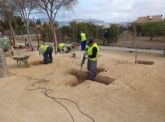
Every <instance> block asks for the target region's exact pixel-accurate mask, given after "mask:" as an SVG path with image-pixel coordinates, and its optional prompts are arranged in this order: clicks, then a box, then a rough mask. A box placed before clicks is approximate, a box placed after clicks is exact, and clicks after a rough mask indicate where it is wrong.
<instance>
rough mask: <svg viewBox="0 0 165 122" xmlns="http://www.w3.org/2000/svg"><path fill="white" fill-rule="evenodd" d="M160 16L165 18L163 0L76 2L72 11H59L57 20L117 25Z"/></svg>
mask: <svg viewBox="0 0 165 122" xmlns="http://www.w3.org/2000/svg"><path fill="white" fill-rule="evenodd" d="M161 14H162V15H163V16H164V17H165V0H78V4H77V5H76V6H75V7H74V8H73V10H71V11H63V10H62V11H60V12H59V13H58V15H57V20H59V21H71V20H73V19H97V20H102V21H105V22H112V23H118V22H130V21H133V20H135V19H137V18H138V17H140V16H148V15H161Z"/></svg>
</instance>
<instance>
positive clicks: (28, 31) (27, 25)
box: [26, 22, 34, 51]
mask: <svg viewBox="0 0 165 122" xmlns="http://www.w3.org/2000/svg"><path fill="white" fill-rule="evenodd" d="M26 31H27V34H28V41H29V45H30V47H31V50H32V51H33V50H34V49H33V44H32V38H31V35H30V30H29V23H28V22H26Z"/></svg>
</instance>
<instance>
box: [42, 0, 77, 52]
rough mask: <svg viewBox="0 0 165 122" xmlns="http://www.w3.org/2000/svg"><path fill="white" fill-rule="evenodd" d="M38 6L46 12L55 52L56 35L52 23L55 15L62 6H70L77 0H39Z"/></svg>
mask: <svg viewBox="0 0 165 122" xmlns="http://www.w3.org/2000/svg"><path fill="white" fill-rule="evenodd" d="M39 1H40V2H39V6H40V8H41V9H42V10H43V11H44V12H45V13H46V15H47V17H48V19H49V24H50V28H51V31H52V34H53V41H54V47H55V53H57V35H56V26H55V24H54V21H55V18H56V15H57V13H58V11H59V10H60V9H61V8H62V7H65V8H72V6H73V5H75V3H76V2H77V0H39Z"/></svg>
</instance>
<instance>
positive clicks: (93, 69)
mask: <svg viewBox="0 0 165 122" xmlns="http://www.w3.org/2000/svg"><path fill="white" fill-rule="evenodd" d="M86 52H87V53H86V54H87V56H86V58H87V59H88V63H87V68H88V70H89V79H90V80H93V81H94V80H95V77H96V73H97V58H98V56H99V47H98V45H97V43H96V42H94V40H93V39H90V40H89V43H88V47H87V49H86Z"/></svg>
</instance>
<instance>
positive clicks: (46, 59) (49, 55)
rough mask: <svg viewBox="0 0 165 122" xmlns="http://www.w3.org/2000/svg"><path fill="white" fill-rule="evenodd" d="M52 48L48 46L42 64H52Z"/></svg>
mask: <svg viewBox="0 0 165 122" xmlns="http://www.w3.org/2000/svg"><path fill="white" fill-rule="evenodd" d="M52 52H53V47H51V46H49V47H48V48H47V49H46V51H45V53H44V55H43V56H44V64H48V63H52V62H53V57H52Z"/></svg>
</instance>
